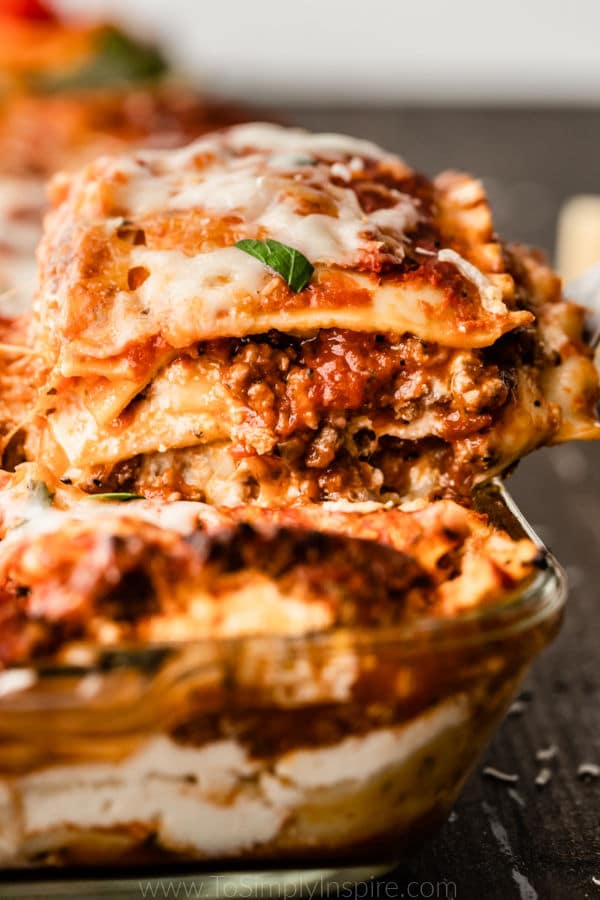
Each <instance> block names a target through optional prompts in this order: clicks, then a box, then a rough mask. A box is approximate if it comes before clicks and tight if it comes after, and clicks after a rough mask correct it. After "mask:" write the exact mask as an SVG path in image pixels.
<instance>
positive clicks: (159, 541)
mask: <svg viewBox="0 0 600 900" xmlns="http://www.w3.org/2000/svg"><path fill="white" fill-rule="evenodd" d="M0 534H1V536H2V540H1V541H0V623H1V625H2V627H1V628H0V668H1V667H2V665H14V664H18V663H23V662H25V661H31V660H33V659H36V658H44V657H45V658H49V657H54V658H61V659H64V660H67V659H68V654H69V652H70V650H71V649H72V648H73V647H74V646H75V647H76V648H77V647H81V645H82V643H84V644H88V645H90V646H92V647H94V646H95V647H103V646H104V647H106V646H113V645H119V644H129V643H131V642H139V641H143V642H150V643H162V642H165V641H171V640H173V641H178V640H190V639H195V638H196V639H205V638H211V639H220V638H235V637H244V636H247V635H257V634H277V635H299V636H300V635H308V634H313V633H315V632H324V631H330V630H331V629H335V628H356V627H362V628H381V627H392V626H398V625H409V624H411V623H414V621H415V620H416V619H419V618H422V617H423V616H426V617H434V618H435V617H451V616H456V615H460V614H461V613H465V612H469V611H470V610H474V609H479V608H480V607H482V606H485V605H488V604H493V603H498V602H502V601H503V600H508V599H509V598H510V597H512V596H513V595H514V592H515V591H516V590H518V589H522V588H523V586H524V585H525V584H526V582H527V580H528V579H530V578H531V577H532V576H533V575H534V574H535V572H536V567H537V565H538V562H539V554H538V550H537V548H536V546H535V545H534V544H533V543H532V542H531V541H529V540H527V539H522V540H513V539H511V538H510V537H509V536H508V535H507V534H505V533H504V532H502V531H500V530H498V529H493V528H491V527H490V526H489V525H488V523H487V520H486V518H485V517H484V516H482V515H479V514H477V513H475V512H473V511H470V510H467V509H465V508H463V507H461V506H459V505H458V504H456V503H454V502H453V501H450V500H442V501H439V502H437V503H428V504H427V503H423V502H420V503H416V504H413V506H412V508H410V509H401V508H400V507H396V508H385V507H382V506H381V505H377V504H324V505H323V504H321V505H317V504H316V505H310V504H309V505H307V506H303V507H295V508H292V509H288V510H266V509H260V508H258V507H238V508H217V507H211V506H207V505H205V504H202V503H191V502H182V501H180V502H177V501H175V502H172V503H164V502H162V501H153V500H143V499H135V498H132V497H131V496H130V495H118V494H113V495H103V496H87V495H85V494H82V493H81V492H80V491H78V490H76V489H75V488H72V487H65V486H64V485H63V484H61V483H60V482H57V481H55V480H53V479H52V476H51V475H50V474H49V473H47V472H45V471H43V470H40V469H39V468H36V467H35V466H31V465H24V466H20V467H19V468H18V469H17V472H16V474H15V475H14V476H8V475H6V474H5V475H4V476H3V484H2V490H1V491H0Z"/></svg>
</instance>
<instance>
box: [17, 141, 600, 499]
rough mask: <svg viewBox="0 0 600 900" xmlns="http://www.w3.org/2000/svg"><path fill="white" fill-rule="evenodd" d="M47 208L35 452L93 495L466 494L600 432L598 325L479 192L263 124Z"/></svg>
mask: <svg viewBox="0 0 600 900" xmlns="http://www.w3.org/2000/svg"><path fill="white" fill-rule="evenodd" d="M52 201H53V210H52V212H51V214H50V215H49V216H48V219H47V223H46V232H45V237H44V240H43V243H42V245H41V249H40V252H39V261H40V267H41V281H40V287H39V293H38V299H37V308H36V323H35V324H36V331H37V350H38V353H39V355H40V357H41V359H42V360H43V364H44V367H45V370H46V371H47V378H46V380H45V382H44V384H43V387H42V389H41V391H40V395H39V399H38V403H37V409H36V416H35V419H34V425H33V427H32V429H31V433H30V439H29V450H28V452H29V454H30V456H31V457H34V458H42V459H43V460H44V462H45V464H46V465H47V466H48V467H49V468H50V469H51V471H52V472H53V474H54V475H55V476H57V477H60V478H63V479H68V480H69V481H71V482H73V483H74V484H76V485H78V486H80V487H82V488H83V489H85V490H87V491H107V490H115V489H116V490H134V491H137V492H140V493H142V494H145V495H148V496H157V497H164V498H187V499H196V500H205V501H208V502H211V503H225V504H228V505H236V504H238V503H241V502H244V503H252V502H255V503H258V504H261V505H285V504H288V503H291V502H296V501H300V502H305V501H322V500H327V499H338V498H346V499H351V500H372V499H382V498H383V499H388V498H389V499H397V498H398V497H407V496H421V497H430V498H431V497H439V496H442V495H463V496H464V495H468V493H469V492H470V490H471V488H472V486H473V485H474V484H476V483H477V482H480V481H482V480H484V479H487V478H490V477H491V476H492V475H495V474H497V473H499V472H504V471H505V470H506V469H507V468H508V467H510V466H511V465H512V464H513V463H514V462H515V461H516V460H518V459H519V457H521V456H522V455H523V454H525V453H527V452H529V451H530V450H532V449H533V448H535V447H538V446H540V445H542V444H551V443H556V442H560V441H564V440H567V439H570V438H592V437H597V436H598V434H599V432H600V429H599V426H598V423H597V420H596V401H597V397H598V376H597V373H596V370H595V368H594V365H593V362H592V358H591V352H590V350H589V348H588V347H587V346H586V344H585V342H584V338H583V317H582V310H581V309H579V308H578V307H576V306H574V305H573V304H570V303H568V302H566V301H565V300H564V299H563V297H562V295H561V288H560V282H559V280H558V279H557V278H556V277H555V276H554V275H553V273H552V272H551V271H550V270H549V269H548V268H547V267H546V265H545V263H544V262H543V260H542V259H541V258H540V257H539V256H538V255H536V254H534V253H531V252H529V251H527V250H524V249H522V248H519V247H510V246H504V245H502V244H500V243H499V242H498V241H497V240H496V238H495V236H494V232H493V226H492V220H491V216H490V210H489V207H488V204H487V200H486V197H485V194H484V191H483V188H482V186H481V184H480V183H479V182H478V181H474V180H473V179H472V178H470V177H468V176H466V175H460V174H456V173H445V174H443V175H440V176H439V177H438V178H436V179H435V180H433V181H429V180H427V179H426V178H425V177H423V176H422V175H419V174H418V173H416V172H415V171H413V170H412V169H411V168H409V167H408V166H407V165H406V164H405V163H404V162H403V161H402V160H401V159H399V158H398V157H397V156H393V155H391V154H389V153H386V152H385V151H383V150H381V149H380V148H379V147H377V146H375V145H374V144H371V143H368V142H365V141H360V140H355V139H352V138H348V137H341V136H336V135H312V134H309V133H305V132H302V131H298V130H287V129H284V128H280V127H278V126H273V125H264V124H255V125H246V126H238V127H235V128H232V129H229V130H225V131H222V132H219V133H215V134H212V135H210V136H207V137H206V138H204V139H200V140H198V141H196V142H195V143H192V144H191V145H190V146H188V147H186V148H185V149H183V150H175V151H143V152H137V153H134V154H131V155H127V156H122V157H117V158H103V159H100V160H98V161H96V162H94V163H92V164H91V165H89V166H88V167H87V168H85V169H84V170H82V171H80V172H79V173H77V174H75V175H63V176H60V177H58V178H57V179H56V180H55V181H54V184H53V188H52Z"/></svg>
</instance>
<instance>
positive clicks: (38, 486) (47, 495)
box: [27, 479, 54, 506]
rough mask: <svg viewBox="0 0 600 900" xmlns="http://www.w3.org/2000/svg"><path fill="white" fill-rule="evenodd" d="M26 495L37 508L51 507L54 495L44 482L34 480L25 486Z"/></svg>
mask: <svg viewBox="0 0 600 900" xmlns="http://www.w3.org/2000/svg"><path fill="white" fill-rule="evenodd" d="M27 493H28V494H29V499H30V500H31V502H32V503H36V504H37V505H38V506H52V501H53V500H54V494H53V493H52V492H51V490H50V488H49V487H48V485H47V484H46V482H45V481H38V480H37V479H34V480H33V481H30V482H29V483H28V484H27Z"/></svg>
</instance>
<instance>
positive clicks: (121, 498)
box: [90, 491, 144, 503]
mask: <svg viewBox="0 0 600 900" xmlns="http://www.w3.org/2000/svg"><path fill="white" fill-rule="evenodd" d="M90 499H91V500H115V501H116V502H117V503H129V501H130V500H143V499H144V498H143V497H142V495H141V494H127V493H123V494H120V493H119V492H118V491H116V492H114V493H112V492H109V493H108V494H90Z"/></svg>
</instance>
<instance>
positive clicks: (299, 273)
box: [235, 239, 315, 293]
mask: <svg viewBox="0 0 600 900" xmlns="http://www.w3.org/2000/svg"><path fill="white" fill-rule="evenodd" d="M235 246H236V247H238V248H239V249H240V250H243V251H244V253H248V254H249V255H250V256H254V257H255V259H259V260H260V261H261V262H262V263H264V264H265V266H268V267H269V269H273V271H274V272H277V274H278V275H281V277H282V278H283V280H284V281H285V282H287V284H289V286H290V287H291V289H292V290H293V291H296V293H298V292H299V291H302V290H304V288H305V287H306V285H307V284H308V282H309V281H310V279H311V276H312V274H313V272H314V271H315V268H314V266H312V265H311V264H310V263H309V261H308V260H307V258H306V257H305V256H303V255H302V253H300V251H299V250H294V248H293V247H286V245H285V244H280V243H279V241H273V240H270V239H269V240H266V241H254V240H250V239H246V240H243V241H238V242H237V244H236V245H235Z"/></svg>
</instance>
